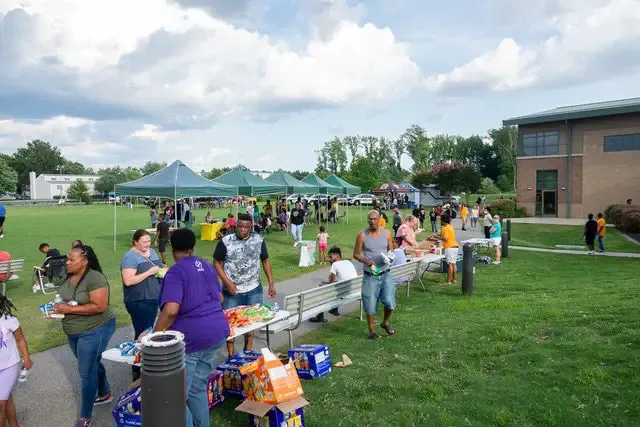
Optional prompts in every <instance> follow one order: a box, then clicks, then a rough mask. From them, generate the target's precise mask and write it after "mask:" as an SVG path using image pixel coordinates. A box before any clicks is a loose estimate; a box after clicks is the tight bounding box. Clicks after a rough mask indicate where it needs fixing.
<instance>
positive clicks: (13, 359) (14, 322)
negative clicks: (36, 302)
mask: <svg viewBox="0 0 640 427" xmlns="http://www.w3.org/2000/svg"><path fill="white" fill-rule="evenodd" d="M15 309H16V308H15V307H14V305H13V304H12V303H11V301H9V299H8V298H7V297H5V296H4V295H0V426H2V427H4V425H5V423H6V422H7V421H8V422H9V426H10V427H14V426H19V425H20V424H18V418H17V415H16V406H15V404H14V403H13V396H12V395H11V391H12V390H13V387H14V385H15V383H16V380H17V379H18V375H19V374H20V369H21V368H24V369H31V357H30V355H29V348H28V346H27V341H26V340H25V339H24V334H23V333H22V328H21V327H20V322H18V319H16V318H15V316H14V315H13V310H15ZM18 349H20V351H21V352H22V357H23V360H22V363H21V361H20V353H19V352H18Z"/></svg>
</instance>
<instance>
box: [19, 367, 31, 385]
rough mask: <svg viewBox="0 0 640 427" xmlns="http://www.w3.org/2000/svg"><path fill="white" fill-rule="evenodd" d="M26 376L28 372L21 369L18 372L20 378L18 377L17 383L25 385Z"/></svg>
mask: <svg viewBox="0 0 640 427" xmlns="http://www.w3.org/2000/svg"><path fill="white" fill-rule="evenodd" d="M28 376H29V370H28V369H25V368H22V370H21V371H20V377H18V382H21V383H26V382H27V377H28Z"/></svg>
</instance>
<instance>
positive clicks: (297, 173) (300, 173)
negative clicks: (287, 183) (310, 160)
mask: <svg viewBox="0 0 640 427" xmlns="http://www.w3.org/2000/svg"><path fill="white" fill-rule="evenodd" d="M287 173H288V174H289V175H291V176H292V177H294V178H295V179H300V180H301V179H303V178H304V177H306V176H307V175H309V173H310V172H306V171H301V170H294V171H292V172H287Z"/></svg>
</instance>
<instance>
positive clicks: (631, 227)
mask: <svg viewBox="0 0 640 427" xmlns="http://www.w3.org/2000/svg"><path fill="white" fill-rule="evenodd" d="M621 225H622V231H624V232H625V233H640V211H631V212H628V213H626V214H624V215H623V216H622V224H621Z"/></svg>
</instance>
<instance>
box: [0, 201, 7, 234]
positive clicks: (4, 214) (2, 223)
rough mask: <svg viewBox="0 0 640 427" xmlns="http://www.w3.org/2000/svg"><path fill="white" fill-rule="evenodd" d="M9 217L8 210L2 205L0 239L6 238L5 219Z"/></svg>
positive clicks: (0, 208) (0, 207) (0, 211)
mask: <svg viewBox="0 0 640 427" xmlns="http://www.w3.org/2000/svg"><path fill="white" fill-rule="evenodd" d="M6 216H7V208H5V207H4V205H3V204H2V203H0V239H2V238H4V219H5V218H6Z"/></svg>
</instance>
